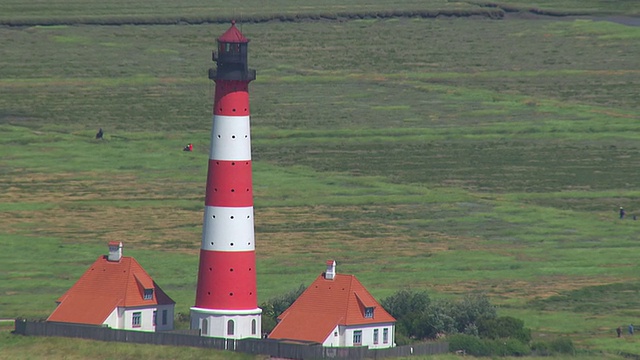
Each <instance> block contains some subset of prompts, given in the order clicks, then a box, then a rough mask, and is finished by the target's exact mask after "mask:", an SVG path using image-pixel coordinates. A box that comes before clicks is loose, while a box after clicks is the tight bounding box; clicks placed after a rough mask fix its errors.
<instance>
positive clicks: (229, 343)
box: [14, 319, 449, 360]
mask: <svg viewBox="0 0 640 360" xmlns="http://www.w3.org/2000/svg"><path fill="white" fill-rule="evenodd" d="M14 333H16V334H20V335H29V336H61V337H72V338H82V339H92V340H100V341H118V342H129V343H137V344H155V345H169V346H191V347H202V348H213V349H218V350H228V351H237V352H242V353H247V354H255V355H258V354H260V355H270V356H272V357H276V358H282V359H336V360H339V359H382V358H392V357H400V356H403V357H407V356H412V355H434V354H443V353H446V352H448V351H449V344H448V343H446V342H437V343H422V344H416V345H407V346H397V347H393V348H388V349H377V350H373V349H369V348H368V347H366V346H363V347H340V348H331V347H323V346H321V345H318V344H312V345H309V344H299V343H292V342H287V341H279V340H271V339H243V340H225V339H221V338H212V337H205V336H198V335H193V334H192V333H185V332H178V331H170V332H169V331H167V332H143V331H131V330H114V329H111V328H109V327H102V326H92V325H80V324H65V323H54V322H46V321H27V320H25V319H16V321H15V331H14Z"/></svg>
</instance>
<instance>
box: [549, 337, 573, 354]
mask: <svg viewBox="0 0 640 360" xmlns="http://www.w3.org/2000/svg"><path fill="white" fill-rule="evenodd" d="M549 348H550V349H551V351H553V352H554V353H558V354H575V353H576V348H575V347H574V346H573V341H571V339H570V338H567V337H560V338H557V339H554V340H551V341H550V342H549Z"/></svg>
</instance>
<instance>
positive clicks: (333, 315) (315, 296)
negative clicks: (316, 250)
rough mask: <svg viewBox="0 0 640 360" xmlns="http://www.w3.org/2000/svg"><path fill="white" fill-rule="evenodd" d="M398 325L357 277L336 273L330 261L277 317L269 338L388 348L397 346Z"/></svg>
mask: <svg viewBox="0 0 640 360" xmlns="http://www.w3.org/2000/svg"><path fill="white" fill-rule="evenodd" d="M395 323H396V319H394V318H393V316H391V315H390V314H389V313H388V312H387V311H386V310H385V309H384V308H382V306H381V305H380V304H379V303H378V302H377V301H376V299H375V298H374V297H373V296H372V295H371V294H370V293H369V291H367V289H366V288H365V287H364V286H363V285H362V283H360V281H358V279H356V277H355V276H354V275H346V274H337V273H336V262H335V261H333V260H329V261H327V270H326V272H324V273H323V274H321V275H320V276H318V277H317V278H316V279H315V281H314V282H313V283H312V284H311V285H309V287H308V288H307V289H306V290H305V291H304V292H303V293H302V294H301V295H300V297H298V299H297V300H296V301H295V302H294V303H293V304H292V305H291V306H290V307H289V308H288V309H287V310H285V311H284V312H283V313H282V314H281V315H280V316H279V317H278V324H277V325H276V327H275V328H274V329H273V331H272V332H271V333H270V334H269V338H270V339H282V340H284V339H287V340H298V341H310V342H316V343H319V344H322V346H327V347H332V346H333V347H345V346H368V347H369V348H370V349H380V348H389V347H393V346H395V344H394V338H395Z"/></svg>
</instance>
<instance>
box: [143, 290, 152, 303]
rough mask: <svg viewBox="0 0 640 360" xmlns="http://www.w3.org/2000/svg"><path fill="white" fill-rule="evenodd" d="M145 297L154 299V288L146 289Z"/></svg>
mask: <svg viewBox="0 0 640 360" xmlns="http://www.w3.org/2000/svg"><path fill="white" fill-rule="evenodd" d="M144 299H145V300H153V289H144Z"/></svg>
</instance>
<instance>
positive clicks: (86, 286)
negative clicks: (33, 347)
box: [47, 256, 175, 325]
mask: <svg viewBox="0 0 640 360" xmlns="http://www.w3.org/2000/svg"><path fill="white" fill-rule="evenodd" d="M145 288H146V289H150V288H152V289H153V298H152V299H151V300H144V289H145ZM57 302H58V303H59V305H58V307H57V308H56V309H55V310H54V311H53V313H51V315H50V316H49V318H48V319H47V321H58V322H71V323H79V324H94V325H100V324H102V323H104V321H105V320H106V319H107V317H108V316H109V314H111V312H112V311H113V310H114V309H115V308H116V307H117V306H121V307H135V306H150V305H168V304H175V301H173V300H172V299H171V298H170V297H169V296H168V295H167V294H165V292H164V291H162V289H161V288H160V287H159V286H158V284H156V283H155V281H153V279H152V278H151V276H149V274H147V272H146V271H145V270H144V269H143V268H142V266H140V264H139V263H138V262H137V261H136V259H134V258H132V257H128V256H123V257H122V258H121V259H120V261H108V260H107V256H100V257H99V258H98V259H97V260H96V261H95V262H94V263H93V264H92V265H91V267H89V269H88V270H87V271H86V272H85V273H84V274H83V275H82V276H81V277H80V279H78V281H77V282H76V283H75V284H74V285H73V286H72V287H71V288H70V289H69V290H67V292H66V293H64V295H62V296H61V297H60V298H59V299H58V301H57Z"/></svg>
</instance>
